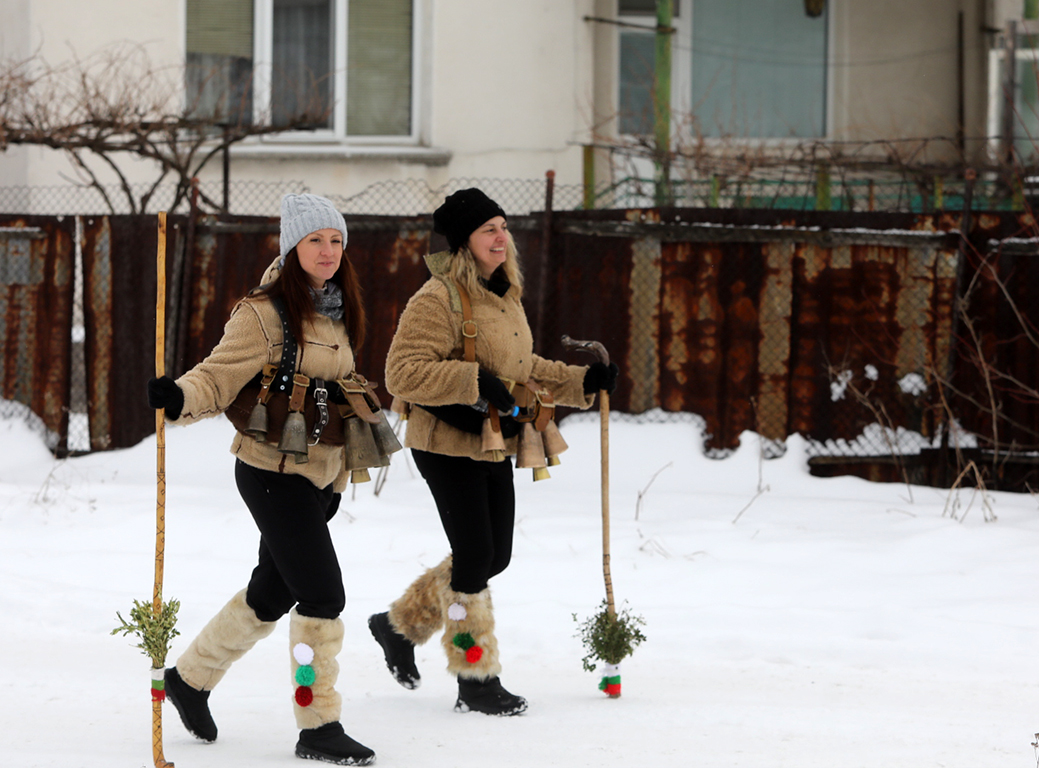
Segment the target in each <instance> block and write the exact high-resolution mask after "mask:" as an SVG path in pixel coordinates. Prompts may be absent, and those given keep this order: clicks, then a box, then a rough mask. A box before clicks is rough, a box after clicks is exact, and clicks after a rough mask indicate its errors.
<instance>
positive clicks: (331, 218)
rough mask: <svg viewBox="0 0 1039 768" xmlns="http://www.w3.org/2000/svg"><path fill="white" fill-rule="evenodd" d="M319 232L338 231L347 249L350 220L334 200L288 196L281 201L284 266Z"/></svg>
mask: <svg viewBox="0 0 1039 768" xmlns="http://www.w3.org/2000/svg"><path fill="white" fill-rule="evenodd" d="M319 229H338V230H339V231H340V232H342V233H343V247H344V248H345V247H346V220H345V219H344V218H343V214H341V213H340V212H339V211H337V210H336V207H335V206H334V205H332V201H331V200H329V199H328V198H327V197H321V196H320V195H309V194H303V195H292V194H289V195H285V197H283V198H282V199H281V264H283V265H284V263H285V255H286V254H287V253H288V252H289V251H291V250H292V249H293V248H295V247H296V244H297V243H299V241H300V240H302V239H303V238H304V237H306V236H307V235H309V234H310V233H311V232H317V231H318V230H319Z"/></svg>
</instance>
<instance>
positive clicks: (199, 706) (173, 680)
mask: <svg viewBox="0 0 1039 768" xmlns="http://www.w3.org/2000/svg"><path fill="white" fill-rule="evenodd" d="M163 677H164V678H165V681H166V698H167V699H169V700H170V703H171V704H173V706H174V707H176V708H177V712H178V713H179V714H180V720H181V722H182V723H184V727H185V728H187V729H188V732H189V733H191V735H192V736H194V737H195V738H196V739H201V740H202V741H205V742H207V743H212V742H214V741H216V723H214V722H213V716H212V715H211V714H209V691H199V690H197V689H195V688H192V687H191V686H190V685H188V684H187V683H185V682H184V680H182V679H181V677H180V673H179V672H177V668H176V667H170V668H169V669H167V670H166V674H165V675H163Z"/></svg>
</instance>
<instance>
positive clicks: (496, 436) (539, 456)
mask: <svg viewBox="0 0 1039 768" xmlns="http://www.w3.org/2000/svg"><path fill="white" fill-rule="evenodd" d="M482 442H483V450H484V453H489V454H490V456H491V458H490V460H491V461H504V460H505V438H504V437H502V434H501V432H495V431H494V429H493V428H492V427H491V420H490V419H485V420H484V423H483V434H482ZM568 447H569V446H568V445H567V444H566V440H564V439H563V435H562V434H561V433H560V431H559V427H557V426H556V423H555V421H550V422H548V425H547V426H546V427H545V431H544V432H538V431H537V430H536V429H534V425H533V424H531V423H530V422H526V423H524V424H523V427H522V428H521V429H520V434H519V444H518V446H517V448H516V468H517V469H527V468H530V469H532V470H533V471H534V481H535V482H537V481H538V480H547V479H549V478H550V477H551V475H550V474H549V473H548V468H549V467H554V466H556V465H557V464H559V454H561V453H562V452H563V451H565V450H566V449H567V448H568Z"/></svg>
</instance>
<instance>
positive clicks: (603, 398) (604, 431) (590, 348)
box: [561, 334, 617, 618]
mask: <svg viewBox="0 0 1039 768" xmlns="http://www.w3.org/2000/svg"><path fill="white" fill-rule="evenodd" d="M561 341H562V342H563V349H565V350H567V351H568V352H569V351H574V350H577V351H580V352H587V353H589V354H591V355H594V356H595V358H596V360H598V361H599V362H600V363H602V364H603V365H609V364H610V353H609V352H607V351H606V347H604V346H603V345H602V344H600V343H599V342H598V341H575V340H574V339H571V338H570V337H569V336H567V335H566V334H564V335H563V338H562V339H561ZM599 445H600V454H601V462H602V472H601V486H602V489H601V490H602V578H603V581H604V582H605V584H606V611H607V613H609V614H610V617H611V618H612V617H615V616H616V615H617V608H616V606H615V605H614V602H613V576H612V575H611V574H610V393H609V392H607V391H606V390H605V389H600V390H599Z"/></svg>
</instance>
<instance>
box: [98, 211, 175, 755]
mask: <svg viewBox="0 0 1039 768" xmlns="http://www.w3.org/2000/svg"><path fill="white" fill-rule="evenodd" d="M158 239H159V246H158V258H157V277H158V280H157V284H156V301H155V375H156V377H160V376H162V375H164V372H165V368H166V363H165V358H166V344H165V338H166V214H165V213H160V214H159V238H158ZM165 417H166V409H165V408H156V409H155V447H156V451H155V454H156V455H155V464H156V470H157V471H156V504H155V586H154V588H153V589H152V599H151V602H150V603H149V601H148V600H134V601H133V608H131V609H130V620H129V621H127V620H126V619H124V618H123V616H122V614H120V613H119V611H116V612H115V615H116V618H118V619H119V626H117V627H116V628H115V629H113V630H112V634H113V635H123V636H126V635H136V636H137V637H138V638H139V639H140V642H139V643H138V644H137V647H138V648H140V649H141V650H142V651H143V652H144V654H145V655H146V656H147V657H148V658H150V659H151V662H152V665H151V700H152V756H153V758H154V759H155V768H173V763H167V762H166V758H164V757H163V756H162V702H163V701H164V700H165V699H166V682H165V679H164V678H165V671H166V669H165V668H166V654H167V653H169V650H170V641H171V640H172V639H173V638H174V637H176V636H177V635H178V634H180V633H179V632H177V630H176V628H175V626H174V625H175V624H176V623H177V611H178V610H180V603H179V602H178V601H177V600H169V601H168V602H165V603H164V602H163V601H162V562H163V554H164V552H165V549H166V431H165V427H166V422H165V421H164V419H165Z"/></svg>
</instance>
